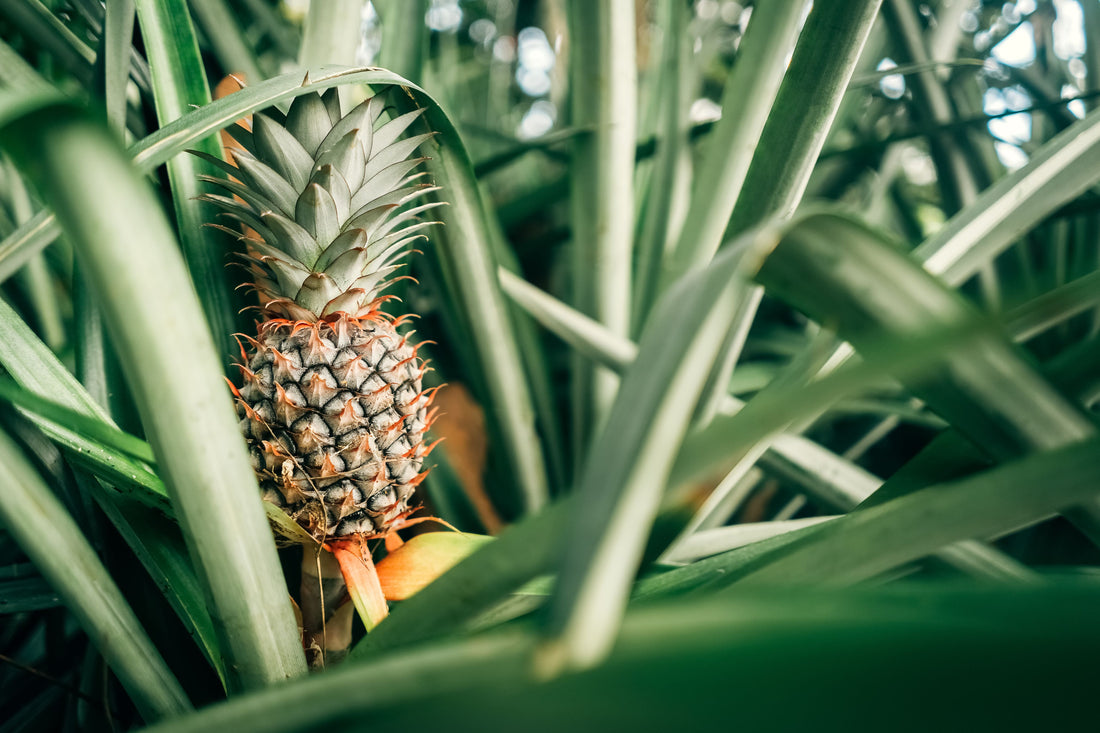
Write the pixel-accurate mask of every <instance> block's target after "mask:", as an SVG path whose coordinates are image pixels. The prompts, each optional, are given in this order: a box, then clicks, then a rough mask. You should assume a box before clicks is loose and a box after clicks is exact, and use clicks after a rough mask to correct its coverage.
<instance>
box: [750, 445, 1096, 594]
mask: <svg viewBox="0 0 1100 733" xmlns="http://www.w3.org/2000/svg"><path fill="white" fill-rule="evenodd" d="M1097 448H1100V442H1098V441H1097V440H1096V439H1092V440H1089V441H1086V442H1083V443H1078V444H1075V445H1072V446H1070V447H1067V448H1062V449H1059V450H1055V451H1050V452H1048V453H1042V454H1038V455H1033V456H1029V457H1027V458H1025V459H1022V460H1019V461H1015V462H1013V463H1009V464H1006V465H1004V466H1001V467H999V468H996V469H994V470H992V471H988V472H986V473H983V474H979V475H977V476H975V477H973V478H968V479H964V480H962V481H957V482H954V483H949V484H942V485H939V486H934V487H930V488H926V489H923V490H921V491H917V492H915V493H913V494H910V495H909V496H903V497H900V498H898V499H894V500H893V501H889V502H887V503H885V504H882V505H880V506H876V507H870V508H867V509H864V510H861V511H858V512H853V513H852V514H850V515H848V516H846V517H841V518H839V519H837V520H835V521H833V522H830V523H829V524H827V525H825V526H823V527H821V528H820V531H818V532H815V533H813V534H812V535H810V536H809V537H808V538H807V539H806V540H805V541H804V542H803V543H802V544H800V545H799V546H798V547H797V549H796V550H795V551H794V552H791V553H790V554H789V555H787V556H786V557H784V558H781V559H779V560H777V561H775V562H773V563H771V564H769V565H767V566H765V567H763V568H761V569H760V570H758V571H756V572H755V573H752V574H750V575H749V576H748V577H746V578H744V579H743V580H742V581H741V582H740V583H739V585H740V584H761V583H784V584H788V583H789V584H803V583H824V584H848V583H855V582H859V581H861V580H866V579H868V578H871V577H873V576H874V575H876V574H878V573H881V572H884V571H886V570H889V569H890V568H893V567H896V566H897V565H900V564H901V563H904V562H907V561H909V560H915V559H918V558H920V557H923V556H925V555H927V554H929V553H931V552H933V551H935V550H936V549H938V548H940V547H943V546H944V545H947V544H950V543H952V542H955V541H958V540H961V539H965V538H968V537H991V536H994V535H998V534H1001V533H1004V532H1006V531H1008V530H1012V529H1015V528H1017V527H1020V526H1025V525H1028V524H1031V523H1033V522H1035V521H1036V520H1039V519H1043V518H1045V517H1047V516H1049V515H1050V514H1051V513H1053V512H1056V511H1059V510H1061V509H1064V508H1065V507H1067V506H1070V505H1072V504H1077V503H1081V502H1085V501H1095V498H1096V494H1097V489H1096V485H1097V479H1098V478H1100V451H1098V450H1097Z"/></svg>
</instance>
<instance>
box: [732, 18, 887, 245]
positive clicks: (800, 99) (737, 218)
mask: <svg viewBox="0 0 1100 733" xmlns="http://www.w3.org/2000/svg"><path fill="white" fill-rule="evenodd" d="M881 3H882V0H836V2H829V3H815V4H814V6H813V10H811V11H810V15H809V17H808V18H807V19H806V26H805V27H804V28H803V29H802V34H801V35H800V36H799V40H798V44H797V45H796V46H795V50H794V56H793V57H792V58H791V67H790V72H789V73H788V74H787V75H786V76H784V78H783V83H782V84H781V85H780V87H779V92H778V93H777V94H776V97H775V104H774V105H772V112H771V114H770V115H769V116H768V121H767V123H766V124H765V125H764V130H763V132H761V133H760V141H759V143H758V144H757V148H756V154H755V155H753V159H752V165H751V166H750V167H749V170H748V172H747V173H746V174H745V179H744V183H743V184H742V186H741V192H740V195H739V196H738V198H737V204H736V206H735V207H734V209H733V213H732V214H731V216H730V221H729V224H728V225H727V228H726V231H727V232H728V234H729V235H730V236H735V235H737V234H739V233H741V232H743V231H745V230H746V229H748V228H749V227H751V226H753V225H755V224H756V223H758V222H760V221H763V220H764V219H765V218H767V217H770V216H773V215H777V216H780V217H783V218H786V217H789V216H790V215H791V214H792V213H793V212H794V209H795V207H797V206H798V203H799V201H800V200H801V199H802V194H803V192H804V191H805V190H806V184H807V183H808V182H809V180H810V173H811V171H812V170H813V168H814V165H815V163H816V162H817V156H818V154H819V153H820V152H821V147H822V146H823V145H824V144H825V136H826V134H828V132H829V128H830V127H831V126H832V123H833V119H834V117H835V116H836V113H837V110H838V109H839V108H840V102H841V99H842V97H843V96H844V92H845V91H846V90H847V88H848V82H849V80H851V78H852V74H853V73H854V72H855V69H856V64H857V63H858V62H859V58H860V55H861V53H862V51H863V46H864V44H865V43H866V41H867V36H868V35H869V34H870V32H871V26H872V25H873V24H874V21H875V18H876V17H877V15H878V9H879V5H880V4H881ZM749 26H750V27H751V26H752V24H751V22H750V24H749Z"/></svg>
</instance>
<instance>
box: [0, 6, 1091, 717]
mask: <svg viewBox="0 0 1100 733" xmlns="http://www.w3.org/2000/svg"><path fill="white" fill-rule="evenodd" d="M1098 39H1100V6H1098V5H1097V3H1096V0H1019V2H1014V3H1013V2H1009V3H1003V2H999V1H998V2H991V1H987V0H980V1H979V0H930V1H929V2H926V3H919V2H910V1H908V0H831V2H827V3H826V2H818V3H814V4H812V9H811V3H809V2H807V1H806V0H772V1H771V2H767V3H749V2H745V3H741V2H734V1H732V0H695V1H694V2H686V1H684V0H652V1H651V2H642V1H641V0H639V1H638V2H631V1H630V0H606V2H604V1H602V0H601V1H600V2H588V1H586V0H575V1H573V2H570V1H567V0H482V1H477V0H470V1H465V0H464V1H462V2H459V1H458V0H431V1H430V2H429V0H387V1H386V2H374V3H369V2H363V1H362V0H326V2H323V3H322V2H315V3H313V4H312V6H311V7H309V6H308V3H302V2H300V1H299V2H293V3H292V2H289V1H286V0H284V2H271V1H268V0H192V2H184V0H107V2H106V3H102V2H97V1H95V0H68V1H67V2H62V1H60V0H53V1H50V0H0V148H2V150H3V152H4V154H5V157H3V158H0V278H2V280H3V281H2V285H0V293H2V296H3V297H2V299H0V367H2V369H0V614H2V616H0V619H2V623H0V730H2V731H5V732H6V731H16V730H61V729H63V730H120V729H130V728H138V727H142V726H144V725H153V726H154V728H155V729H156V730H158V731H185V730H222V729H230V728H231V727H232V728H233V729H240V730H264V731H276V730H286V731H292V730H293V731H297V730H313V729H320V728H322V727H325V728H327V727H329V726H332V725H336V724H340V723H344V724H348V723H350V724H353V725H356V726H359V727H362V728H364V729H366V728H368V727H369V729H371V730H421V729H425V728H426V726H428V725H434V726H437V727H440V728H446V729H448V730H471V731H472V730H479V731H481V730H491V729H501V730H561V729H563V728H571V729H581V730H600V729H610V730H619V729H629V727H637V728H642V729H655V728H657V727H661V728H667V727H668V726H672V725H675V726H680V727H685V726H687V727H691V726H698V727H701V726H703V725H723V726H729V725H730V724H740V725H749V726H753V727H767V728H768V729H779V728H789V729H798V730H806V729H811V728H824V729H829V728H833V727H837V728H839V727H844V728H845V729H890V730H904V729H914V730H916V729H920V730H924V729H927V728H928V727H929V726H932V725H934V726H936V727H938V728H944V729H960V730H962V729H966V730H973V729H974V728H975V727H979V726H980V727H993V726H999V727H1010V728H1011V727H1016V728H1022V727H1038V726H1044V727H1050V726H1052V725H1053V726H1055V727H1057V726H1058V725H1059V724H1063V723H1067V722H1070V721H1080V720H1083V719H1085V716H1086V715H1089V718H1091V717H1092V715H1091V712H1092V711H1091V707H1090V703H1089V701H1090V700H1091V695H1092V694H1093V693H1094V689H1093V688H1094V685H1093V684H1092V683H1093V682H1094V679H1095V672H1094V668H1095V664H1096V660H1097V659H1098V658H1100V631H1098V629H1097V626H1096V623H1095V619H1096V615H1097V612H1098V611H1100V585H1098V584H1097V582H1096V578H1097V574H1096V568H1097V564H1098V563H1100V552H1098V549H1097V548H1098V545H1100V501H1098V492H1097V488H1096V487H1097V486H1098V485H1100V484H1098V482H1097V479H1098V478H1100V450H1098V448H1100V442H1098V438H1097V422H1096V417H1095V406H1096V403H1097V400H1098V398H1100V370H1098V368H1097V367H1098V366H1100V273H1098V272H1097V270H1098V267H1097V266H1098V264H1100V208H1098V203H1097V201H1098V199H1097V193H1098V192H1097V189H1096V186H1097V183H1098V182H1100V117H1097V116H1096V114H1097V113H1095V112H1091V111H1090V110H1093V109H1094V108H1095V107H1096V106H1097V104H1098V102H1097V100H1098V99H1100V97H1098V94H1100V86H1098V83H1097V79H1100V51H1098V49H1100V43H1097V40H1098ZM369 66H380V67H385V69H388V71H383V70H378V69H373V68H364V67H369ZM230 74H233V75H236V76H237V78H238V79H242V80H244V81H245V82H246V87H245V89H244V90H242V91H236V92H235V93H231V94H226V95H225V96H224V97H223V98H221V99H219V100H218V101H211V98H212V92H211V90H212V89H216V90H218V91H216V92H215V94H214V96H222V91H225V92H228V91H232V90H234V89H236V87H237V85H236V84H235V83H233V82H228V83H227V82H223V83H222V84H221V85H220V86H219V82H221V81H222V80H224V79H225V77H226V76H227V75H230ZM332 86H340V87H341V88H342V90H343V92H342V93H343V94H346V95H347V96H348V100H349V101H350V100H352V99H355V98H356V95H362V94H364V93H365V89H367V88H369V89H371V90H373V91H375V92H379V93H383V92H384V93H388V94H389V95H390V98H391V99H392V104H393V105H394V107H395V109H396V110H398V111H401V110H404V109H411V108H413V107H425V108H427V110H428V111H427V114H426V115H425V116H424V119H425V124H426V126H427V127H428V128H430V129H432V130H434V131H436V132H437V133H438V134H437V135H436V137H435V138H434V139H433V140H432V142H431V143H430V144H429V145H428V149H427V151H426V153H427V154H428V155H430V156H431V160H430V161H429V162H428V164H427V166H428V171H429V174H430V176H431V178H432V179H433V180H434V182H435V183H437V184H438V185H439V186H441V187H442V190H441V192H440V194H439V195H440V197H441V198H442V199H443V200H446V201H447V202H449V205H448V206H446V207H444V208H442V209H439V210H438V211H439V212H441V213H440V219H441V220H442V223H443V226H440V227H435V228H434V229H433V230H432V234H431V241H430V243H428V244H426V245H425V246H424V248H423V249H424V253H423V256H417V257H416V258H414V261H413V262H412V264H411V266H412V274H413V275H415V277H416V282H415V284H414V283H411V282H405V283H403V284H402V285H401V286H400V290H399V293H398V294H399V295H400V296H401V297H402V303H401V306H400V307H401V309H402V310H410V311H412V312H415V313H417V314H419V315H420V319H419V321H418V324H417V327H416V328H417V331H418V334H419V336H420V337H422V338H426V339H431V340H432V341H433V342H434V343H433V344H432V345H431V346H430V347H426V348H430V351H431V354H430V355H431V357H432V359H433V365H434V367H435V372H434V374H433V376H432V379H434V380H436V382H437V383H443V382H446V383H447V385H448V386H447V387H446V388H445V389H444V390H443V391H442V392H441V393H440V398H439V399H440V403H441V406H442V407H443V410H444V412H445V413H446V415H445V417H444V418H442V419H441V420H440V422H439V423H438V425H437V431H436V432H437V434H438V435H440V436H443V437H445V438H446V440H445V441H444V443H443V444H442V445H441V447H440V448H439V449H438V450H437V451H436V452H435V453H433V459H434V460H435V463H436V466H435V468H434V470H433V472H432V474H431V476H430V478H429V480H428V481H427V482H426V483H425V484H424V491H423V493H424V497H423V500H424V501H425V502H426V504H427V505H428V510H429V511H430V512H431V513H432V514H434V515H436V516H439V517H441V518H443V519H445V520H446V521H448V522H450V523H451V524H453V525H454V526H455V527H457V528H458V529H460V530H463V531H465V532H469V533H472V534H483V535H493V536H495V539H494V540H492V541H485V542H481V541H478V542H474V541H472V540H471V541H470V542H469V543H468V545H463V547H462V552H468V551H470V550H471V549H472V548H473V546H474V545H476V546H477V547H478V548H479V549H477V551H476V552H473V553H472V554H470V555H469V556H468V557H467V558H466V559H465V560H464V561H462V562H461V563H459V564H458V565H457V566H455V567H454V568H453V569H451V570H450V571H449V572H447V573H446V574H444V575H442V576H441V577H439V578H438V579H437V580H435V582H433V583H431V584H430V585H428V586H427V587H425V588H424V589H423V590H421V591H420V592H419V593H417V594H415V595H413V596H412V597H410V598H407V599H405V600H399V601H395V602H394V603H393V608H392V612H391V615H390V616H389V617H388V618H387V619H386V620H385V621H384V622H383V623H382V624H381V625H379V626H378V627H377V628H376V629H375V630H374V631H373V632H372V633H371V634H369V635H365V634H364V633H363V630H362V629H361V628H360V629H357V630H356V636H355V644H354V646H353V648H352V651H351V653H350V655H349V658H348V659H347V660H346V661H344V662H343V663H342V664H340V665H338V666H333V667H332V668H330V669H327V670H325V671H323V672H320V673H315V674H312V675H308V676H307V675H306V666H305V661H304V657H303V655H302V653H301V648H300V641H299V638H298V634H297V633H296V631H295V628H294V617H293V613H292V605H291V604H290V602H289V601H288V593H287V588H288V583H289V587H290V588H296V587H297V581H298V579H297V577H296V573H297V572H298V569H297V568H298V566H299V561H300V558H301V552H302V550H301V549H295V548H289V549H283V550H278V551H277V550H276V547H275V543H274V542H273V539H272V534H271V532H270V530H269V526H268V521H267V520H266V519H265V514H264V511H265V510H264V506H263V504H262V502H261V501H260V500H259V493H258V490H257V488H256V484H255V480H254V478H253V477H252V474H251V469H250V468H249V466H248V463H247V459H246V457H245V456H246V454H245V451H244V450H243V443H242V442H241V440H240V438H239V437H238V435H237V429H236V425H235V421H234V418H233V413H232V411H231V409H232V408H231V402H230V398H229V394H228V391H227V390H226V389H225V386H224V382H223V380H222V375H223V374H226V373H230V365H231V363H232V362H233V360H234V359H235V354H236V346H235V345H234V342H233V334H234V333H236V332H239V331H248V330H249V328H250V325H249V315H248V312H247V311H245V312H244V314H243V315H242V313H241V312H240V308H241V307H242V306H245V305H248V302H247V296H246V295H245V294H242V293H241V292H239V291H235V290H234V286H235V285H236V284H237V283H239V281H240V272H239V269H238V268H235V267H227V266H226V265H227V263H231V262H232V261H233V248H234V246H235V245H234V243H233V242H232V240H231V239H230V238H228V237H225V236H223V235H222V234H221V233H220V232H218V231H217V230H214V229H212V228H210V227H206V226H204V224H205V223H208V222H210V221H212V220H213V212H212V211H210V210H209V209H208V206H207V205H206V204H205V203H203V202H201V201H200V200H198V199H197V198H196V196H197V195H198V194H200V193H202V191H203V190H204V185H205V184H203V183H201V181H200V179H199V175H200V174H204V173H210V172H211V171H210V170H209V169H208V167H207V164H206V163H205V162H203V161H202V160H201V159H200V158H198V157H196V156H191V155H187V154H185V151H187V150H201V151H204V152H207V153H210V154H213V155H221V154H222V151H221V142H220V141H219V138H218V136H217V132H218V130H220V129H221V128H223V127H225V126H227V125H229V124H230V123H232V122H233V121H235V120H237V119H240V118H242V117H245V116H247V115H249V114H251V113H252V112H255V111H258V110H262V109H264V108H265V107H268V106H270V105H273V104H277V105H283V106H284V107H285V105H286V104H287V103H288V102H289V100H290V99H292V98H293V97H294V96H296V95H299V94H303V93H308V92H312V91H315V90H322V89H325V88H329V87H332ZM268 513H269V514H270V515H271V516H272V518H275V519H278V517H276V516H275V514H276V513H275V512H272V511H271V510H270V509H269V510H268ZM380 554H381V552H380Z"/></svg>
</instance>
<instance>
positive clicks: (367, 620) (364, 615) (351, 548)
mask: <svg viewBox="0 0 1100 733" xmlns="http://www.w3.org/2000/svg"><path fill="white" fill-rule="evenodd" d="M328 547H329V548H330V549H331V550H332V554H333V555H334V556H335V557H336V562H338V563H340V571H341V572H342V573H343V574H344V582H345V583H347V586H348V594H349V595H351V600H352V603H354V604H355V610H356V611H358V612H359V618H361V619H362V620H363V625H364V626H365V627H366V628H367V631H368V632H369V631H370V630H371V629H373V628H374V627H375V626H377V625H378V624H379V623H381V621H382V619H384V618H385V617H386V616H387V615H388V614H389V612H390V609H389V606H387V605H386V597H385V595H383V593H382V586H381V585H380V584H379V582H378V571H377V569H376V568H375V565H374V560H373V559H371V556H370V550H369V549H368V548H367V543H366V540H365V539H363V538H362V537H352V538H351V539H348V540H336V541H334V542H330V543H329V544H328Z"/></svg>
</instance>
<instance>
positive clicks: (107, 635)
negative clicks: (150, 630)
mask: <svg viewBox="0 0 1100 733" xmlns="http://www.w3.org/2000/svg"><path fill="white" fill-rule="evenodd" d="M0 481H2V483H3V485H4V490H3V491H0V519H2V520H3V523H4V526H5V527H7V529H8V531H9V532H11V533H12V535H13V536H14V537H15V538H16V539H17V540H18V541H19V544H20V546H21V547H22V548H23V551H24V552H26V553H27V556H28V557H30V558H31V560H32V561H33V562H34V564H35V565H36V566H37V567H38V569H39V570H40V571H41V572H42V574H43V575H44V576H45V577H46V578H47V579H48V580H49V581H50V583H51V585H53V587H54V588H56V589H57V592H58V593H59V594H60V595H61V597H62V598H63V599H64V600H65V604H66V605H67V606H68V607H69V609H70V610H71V611H72V612H73V614H74V615H75V616H76V617H77V619H79V621H80V623H81V625H82V626H83V627H84V630H85V631H86V632H87V633H88V636H89V637H91V639H92V640H93V641H94V642H95V644H96V646H97V647H98V648H99V651H100V653H101V654H103V656H104V658H105V659H107V661H108V663H109V664H110V665H111V668H112V669H113V670H114V672H115V674H116V675H118V678H119V681H120V682H122V684H123V685H124V686H125V687H126V691H127V692H128V693H129V694H130V697H131V699H133V701H134V703H135V704H136V705H137V706H138V708H139V710H141V712H142V715H144V716H145V717H146V718H148V719H150V720H155V719H157V718H164V717H171V716H174V715H179V714H182V713H185V712H187V711H188V710H190V708H191V703H190V702H189V701H188V699H187V695H185V694H184V692H183V688H182V687H180V684H179V682H178V681H177V680H176V678H175V676H174V675H173V674H172V672H171V671H170V670H169V669H168V667H167V665H165V663H164V660H163V659H162V658H161V656H160V654H159V653H158V652H157V650H156V648H155V647H154V646H153V643H152V642H151V641H149V637H148V636H146V635H145V631H144V630H143V629H142V628H141V625H140V624H139V623H138V620H137V618H136V617H135V616H134V613H133V611H132V610H131V609H130V607H129V606H128V605H127V604H126V601H125V599H124V598H123V597H122V593H121V592H120V591H119V590H118V587H117V586H116V585H115V583H114V581H113V580H112V579H111V576H110V574H108V572H107V569H106V568H104V567H103V564H102V563H101V562H100V561H99V558H98V557H96V553H95V550H93V549H92V547H91V545H89V544H88V542H87V540H85V539H84V535H83V534H81V532H80V527H78V526H77V524H76V522H74V521H73V519H72V517H71V516H70V515H69V513H68V512H66V511H65V508H64V507H63V506H62V505H61V503H60V502H59V501H58V500H57V498H56V497H54V495H53V494H52V493H51V492H50V489H49V487H47V486H46V484H45V483H43V481H42V479H41V478H40V477H39V476H38V474H37V473H35V471H34V469H33V468H32V467H31V466H30V464H29V463H28V462H27V460H26V458H25V457H24V456H23V454H22V452H21V451H20V450H19V447H18V446H17V445H16V444H15V443H14V442H12V440H11V438H9V437H8V436H7V434H6V433H4V432H2V431H0Z"/></svg>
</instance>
